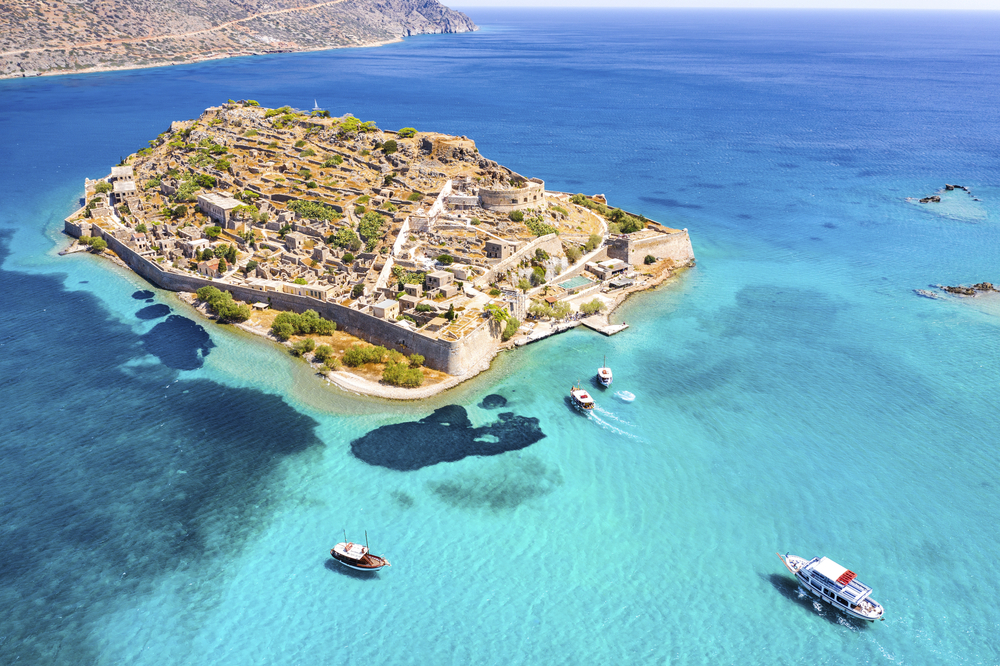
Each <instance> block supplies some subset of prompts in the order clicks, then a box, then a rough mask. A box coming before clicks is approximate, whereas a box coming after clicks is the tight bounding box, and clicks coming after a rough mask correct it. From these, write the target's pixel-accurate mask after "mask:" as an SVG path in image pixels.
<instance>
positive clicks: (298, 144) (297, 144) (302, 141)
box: [295, 139, 306, 148]
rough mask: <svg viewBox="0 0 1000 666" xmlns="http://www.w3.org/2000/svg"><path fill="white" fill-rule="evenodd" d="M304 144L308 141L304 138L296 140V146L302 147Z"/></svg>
mask: <svg viewBox="0 0 1000 666" xmlns="http://www.w3.org/2000/svg"><path fill="white" fill-rule="evenodd" d="M304 145H306V142H305V141H304V140H303V139H299V140H298V141H296V142H295V147H296V148H301V147H302V146H304Z"/></svg>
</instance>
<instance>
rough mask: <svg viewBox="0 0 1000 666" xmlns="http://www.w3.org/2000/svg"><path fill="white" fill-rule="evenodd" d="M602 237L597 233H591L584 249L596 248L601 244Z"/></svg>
mask: <svg viewBox="0 0 1000 666" xmlns="http://www.w3.org/2000/svg"><path fill="white" fill-rule="evenodd" d="M601 240H602V239H601V237H600V236H598V235H597V234H590V238H589V239H588V240H587V244H586V245H584V246H583V249H584V250H586V251H587V252H590V251H592V250H596V249H597V248H598V247H600V245H601Z"/></svg>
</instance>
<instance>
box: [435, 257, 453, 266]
mask: <svg viewBox="0 0 1000 666" xmlns="http://www.w3.org/2000/svg"><path fill="white" fill-rule="evenodd" d="M437 261H438V263H439V264H444V265H445V266H450V265H451V264H453V263H455V258H454V257H453V256H451V255H450V254H439V255H438V257H437Z"/></svg>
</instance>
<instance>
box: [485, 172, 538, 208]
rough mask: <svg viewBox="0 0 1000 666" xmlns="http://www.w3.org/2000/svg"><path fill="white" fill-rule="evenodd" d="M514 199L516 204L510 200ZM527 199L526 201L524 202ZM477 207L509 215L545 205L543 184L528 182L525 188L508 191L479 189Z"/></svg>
mask: <svg viewBox="0 0 1000 666" xmlns="http://www.w3.org/2000/svg"><path fill="white" fill-rule="evenodd" d="M514 199H516V200H517V201H516V202H512V200H514ZM525 199H527V201H525ZM479 205H480V206H482V207H483V208H485V209H487V210H495V211H497V212H500V213H509V212H510V211H512V210H519V209H522V208H536V207H538V206H542V205H545V183H544V182H541V181H538V182H535V181H533V180H529V181H528V184H527V187H522V188H519V189H509V190H489V189H486V188H479Z"/></svg>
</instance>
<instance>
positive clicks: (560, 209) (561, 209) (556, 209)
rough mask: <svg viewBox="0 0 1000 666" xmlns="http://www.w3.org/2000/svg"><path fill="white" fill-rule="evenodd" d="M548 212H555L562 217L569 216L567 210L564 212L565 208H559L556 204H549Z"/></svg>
mask: <svg viewBox="0 0 1000 666" xmlns="http://www.w3.org/2000/svg"><path fill="white" fill-rule="evenodd" d="M549 210H554V211H555V212H557V213H562V214H563V215H569V211H568V210H566V209H565V208H563V207H562V206H559V205H557V204H550V205H549Z"/></svg>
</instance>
